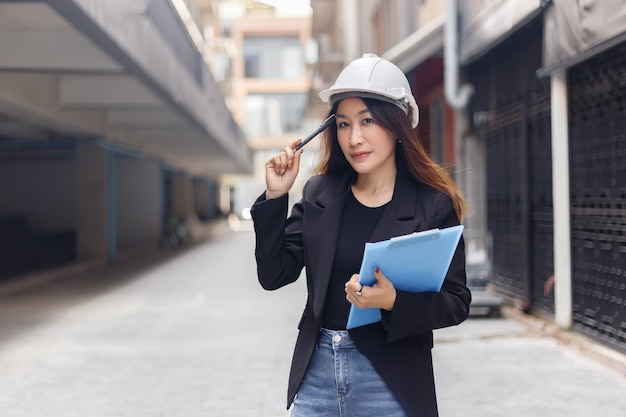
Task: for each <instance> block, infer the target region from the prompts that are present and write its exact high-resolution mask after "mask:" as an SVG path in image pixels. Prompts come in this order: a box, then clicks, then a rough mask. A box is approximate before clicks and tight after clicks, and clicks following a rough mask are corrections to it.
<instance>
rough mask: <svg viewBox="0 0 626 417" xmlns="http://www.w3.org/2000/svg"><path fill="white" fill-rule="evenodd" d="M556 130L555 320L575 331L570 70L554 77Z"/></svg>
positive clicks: (554, 119) (553, 134) (554, 203)
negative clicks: (573, 306)
mask: <svg viewBox="0 0 626 417" xmlns="http://www.w3.org/2000/svg"><path fill="white" fill-rule="evenodd" d="M550 97H551V100H550V107H551V129H552V207H553V209H552V211H553V213H554V242H553V244H554V320H555V322H556V324H557V326H559V327H560V328H562V329H569V328H570V327H572V267H571V264H572V254H571V240H570V191H569V131H568V127H567V125H568V116H567V112H568V110H567V70H566V69H562V70H559V71H556V72H555V73H553V74H552V76H551V77H550Z"/></svg>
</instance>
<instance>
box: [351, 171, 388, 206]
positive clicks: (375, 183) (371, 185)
mask: <svg viewBox="0 0 626 417" xmlns="http://www.w3.org/2000/svg"><path fill="white" fill-rule="evenodd" d="M395 184H396V170H395V169H394V170H389V171H388V172H385V173H376V174H375V175H374V174H359V175H358V176H357V178H356V181H355V182H354V184H352V193H353V194H354V196H355V197H356V199H357V200H359V201H360V202H361V204H363V205H365V206H369V207H378V206H382V205H383V204H386V203H388V202H389V201H390V200H391V197H393V189H394V186H395Z"/></svg>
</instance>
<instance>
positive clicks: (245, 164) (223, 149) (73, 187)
mask: <svg viewBox="0 0 626 417" xmlns="http://www.w3.org/2000/svg"><path fill="white" fill-rule="evenodd" d="M216 13H217V2H216V1H212V0H186V1H184V0H141V1H126V0H67V1H52V0H51V1H32V2H31V1H29V2H23V1H2V2H0V32H1V34H0V277H2V278H7V277H13V276H16V275H20V274H23V273H27V272H32V271H35V270H41V269H42V268H50V267H52V266H56V265H71V264H76V263H83V262H90V263H93V264H102V263H106V262H107V261H108V262H113V261H115V260H116V259H118V258H119V257H122V256H130V255H132V254H133V253H136V251H140V250H143V249H146V248H147V249H152V248H156V247H158V245H159V244H162V243H167V242H170V241H171V242H178V241H179V240H180V239H183V238H185V237H195V236H196V235H201V234H202V227H201V226H202V224H201V223H202V221H204V220H211V219H214V218H217V217H219V215H220V213H221V212H222V211H229V210H230V197H229V195H228V192H226V193H223V192H221V186H222V178H223V176H225V175H227V174H248V173H251V165H252V153H251V151H250V149H249V147H248V144H247V143H246V140H245V135H244V132H243V131H242V129H241V128H240V127H239V125H238V124H237V122H236V120H235V119H234V118H233V116H232V114H231V111H230V109H229V108H228V107H227V105H226V102H225V97H224V95H223V91H222V89H221V88H220V84H218V83H217V82H216V80H215V78H214V76H213V74H212V73H211V71H210V68H209V65H208V64H211V65H213V62H212V57H211V56H210V54H209V52H210V50H211V48H209V42H208V40H207V38H206V37H205V33H213V32H210V31H204V30H203V28H204V27H205V25H206V26H207V27H211V28H213V29H215V32H216V33H219V28H218V27H216V25H218V23H219V19H216ZM210 40H211V41H212V39H210ZM210 46H213V44H211V45H210ZM207 51H209V52H207ZM197 237H201V236H197ZM172 239H173V240H172Z"/></svg>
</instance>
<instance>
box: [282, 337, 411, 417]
mask: <svg viewBox="0 0 626 417" xmlns="http://www.w3.org/2000/svg"><path fill="white" fill-rule="evenodd" d="M381 416H385V417H407V414H406V413H405V412H404V410H403V409H402V406H401V405H400V404H399V403H398V401H397V400H396V399H395V397H394V396H393V393H391V391H389V389H388V388H387V385H386V384H385V382H384V381H383V380H382V379H381V378H380V376H379V375H378V373H377V372H376V371H375V370H374V368H373V367H372V364H371V363H370V361H369V360H368V359H367V358H366V357H365V356H363V355H362V354H361V352H359V350H358V349H357V348H356V346H355V345H354V342H353V341H352V339H350V335H349V334H348V332H347V331H346V330H339V331H336V330H326V329H322V330H321V332H320V338H319V341H318V344H317V346H316V348H315V350H314V351H313V356H312V357H311V362H310V363H309V367H308V369H307V372H306V375H305V377H304V380H303V381H302V385H301V386H300V389H299V390H298V394H297V395H296V399H295V400H294V403H293V409H292V412H291V417H381Z"/></svg>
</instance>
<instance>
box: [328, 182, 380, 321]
mask: <svg viewBox="0 0 626 417" xmlns="http://www.w3.org/2000/svg"><path fill="white" fill-rule="evenodd" d="M348 194H349V195H348V199H347V202H346V207H345V209H344V212H343V219H342V221H341V230H340V231H339V241H338V242H337V250H336V251H335V259H334V261H333V269H332V272H331V276H330V282H329V284H328V293H327V295H326V305H325V307H324V316H323V319H322V326H323V327H325V328H327V329H331V330H345V328H346V323H347V321H348V313H349V312H350V303H349V302H348V301H347V300H346V292H345V289H344V287H345V283H346V282H347V281H348V280H349V279H350V277H351V276H352V274H358V273H359V269H360V267H361V261H362V260H363V250H364V249H365V243H366V242H368V241H369V239H370V237H371V236H372V233H374V229H375V228H376V225H378V221H379V220H380V218H381V216H382V215H383V212H384V211H385V208H386V207H387V205H388V203H387V204H385V205H383V206H380V207H367V206H364V205H363V204H361V203H360V202H359V201H358V200H357V199H356V198H355V197H354V195H353V194H352V191H350V192H349V193H348Z"/></svg>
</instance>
